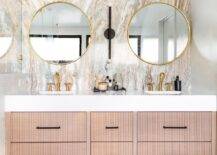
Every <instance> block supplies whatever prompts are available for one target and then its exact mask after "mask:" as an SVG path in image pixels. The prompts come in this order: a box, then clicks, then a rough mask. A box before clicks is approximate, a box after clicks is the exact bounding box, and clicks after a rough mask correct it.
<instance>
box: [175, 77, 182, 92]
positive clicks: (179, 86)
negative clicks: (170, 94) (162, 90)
mask: <svg viewBox="0 0 217 155" xmlns="http://www.w3.org/2000/svg"><path fill="white" fill-rule="evenodd" d="M174 89H175V91H182V81H181V80H180V79H179V76H176V80H175V81H174Z"/></svg>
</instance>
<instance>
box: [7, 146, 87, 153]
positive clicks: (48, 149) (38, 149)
mask: <svg viewBox="0 0 217 155" xmlns="http://www.w3.org/2000/svg"><path fill="white" fill-rule="evenodd" d="M11 155H86V143H13V144H12V145H11Z"/></svg>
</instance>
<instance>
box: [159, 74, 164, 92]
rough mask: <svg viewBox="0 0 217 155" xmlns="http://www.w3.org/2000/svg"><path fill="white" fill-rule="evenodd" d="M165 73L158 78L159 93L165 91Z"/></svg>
mask: <svg viewBox="0 0 217 155" xmlns="http://www.w3.org/2000/svg"><path fill="white" fill-rule="evenodd" d="M165 76H166V75H165V73H160V75H159V77H158V81H159V83H158V86H157V90H158V91H163V82H164V79H165Z"/></svg>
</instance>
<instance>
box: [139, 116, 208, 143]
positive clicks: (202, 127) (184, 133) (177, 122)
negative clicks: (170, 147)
mask: <svg viewBox="0 0 217 155" xmlns="http://www.w3.org/2000/svg"><path fill="white" fill-rule="evenodd" d="M211 132H212V113H211V112H140V113H138V140H139V141H211V140H212V138H211V137H212V136H211Z"/></svg>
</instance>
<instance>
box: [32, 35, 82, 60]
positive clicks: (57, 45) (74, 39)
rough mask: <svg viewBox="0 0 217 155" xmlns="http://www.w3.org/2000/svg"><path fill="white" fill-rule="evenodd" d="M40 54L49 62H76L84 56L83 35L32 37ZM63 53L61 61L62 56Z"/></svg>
mask: <svg viewBox="0 0 217 155" xmlns="http://www.w3.org/2000/svg"><path fill="white" fill-rule="evenodd" d="M30 37H31V42H32V43H34V46H35V47H36V48H37V49H36V50H37V51H38V52H40V53H39V54H40V55H41V56H43V58H44V59H47V60H76V59H77V58H79V57H80V56H81V55H82V52H81V51H82V50H81V49H82V36H81V35H52V36H49V35H30ZM59 52H61V57H62V58H61V59H60V54H59Z"/></svg>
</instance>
